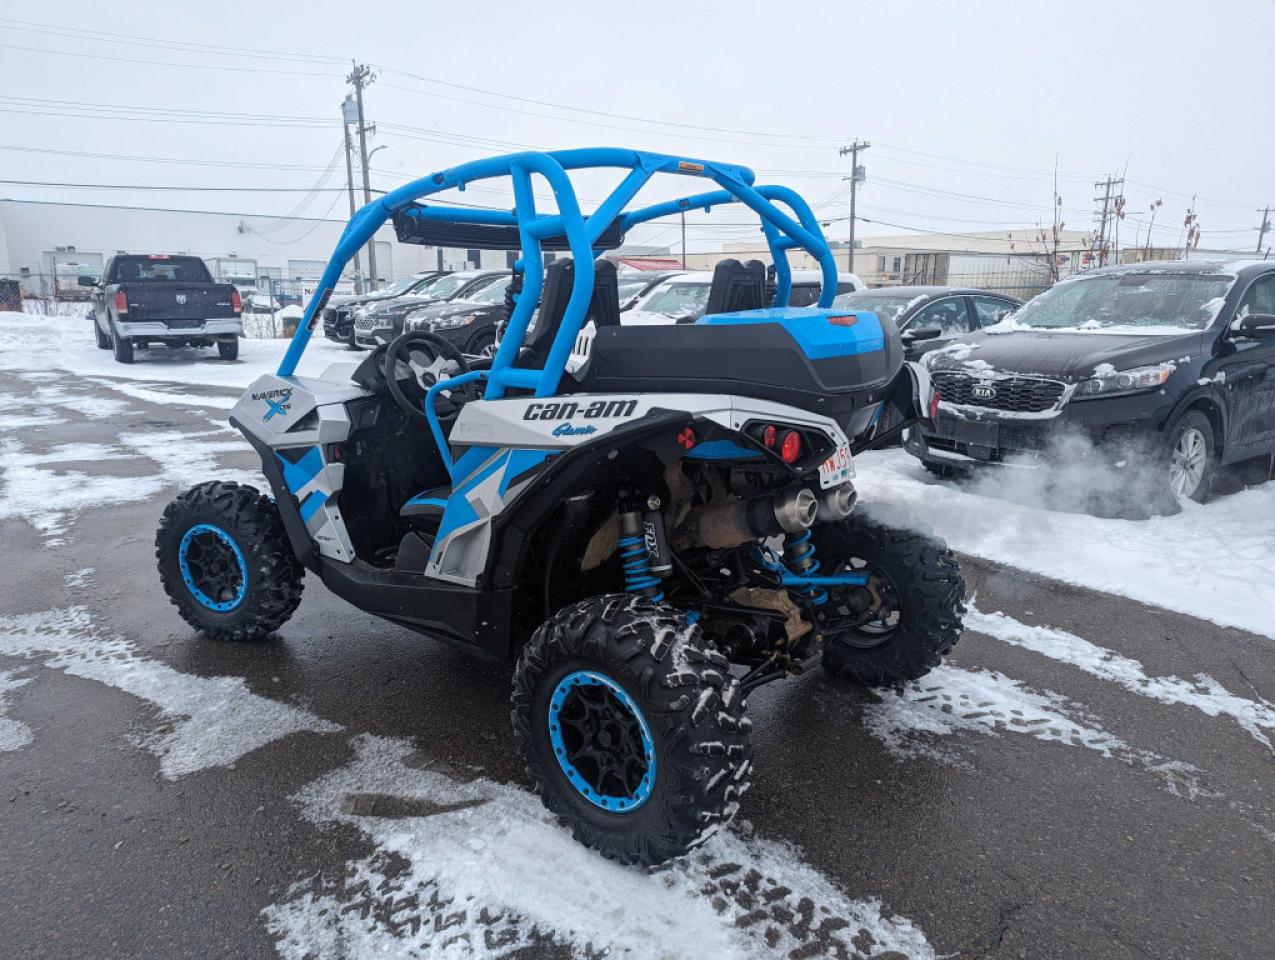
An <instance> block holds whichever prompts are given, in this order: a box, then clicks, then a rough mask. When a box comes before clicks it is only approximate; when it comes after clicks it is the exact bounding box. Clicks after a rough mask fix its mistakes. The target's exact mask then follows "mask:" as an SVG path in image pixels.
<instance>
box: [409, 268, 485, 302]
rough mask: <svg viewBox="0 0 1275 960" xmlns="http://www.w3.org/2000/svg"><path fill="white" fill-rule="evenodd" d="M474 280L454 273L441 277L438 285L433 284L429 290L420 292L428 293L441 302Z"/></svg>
mask: <svg viewBox="0 0 1275 960" xmlns="http://www.w3.org/2000/svg"><path fill="white" fill-rule="evenodd" d="M472 279H473V277H462V276H458V275H457V274H454V273H449V274H445V275H444V276H441V277H439V278H438V282H437V283H431V284H430V285H429V286H428V287H427V288H425V289H424V290H421V291H420V292H421V293H428V294H429V295H430V296H431V297H436V298H438V299H439V300H446V299H447V298H448V297H450V296H451V295H452V294H454V293H455V292H456V291H457V290H459V289H460V288H461V287H463V286H464V285H465V284H467V283H469V282H470V281H471V280H472Z"/></svg>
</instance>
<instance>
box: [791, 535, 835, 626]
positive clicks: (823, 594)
mask: <svg viewBox="0 0 1275 960" xmlns="http://www.w3.org/2000/svg"><path fill="white" fill-rule="evenodd" d="M784 562H785V563H786V564H787V565H788V569H789V570H791V571H792V572H793V573H795V574H797V575H798V576H799V577H813V576H814V575H815V574H817V573H818V572H819V561H818V560H816V559H815V544H814V540H812V539H811V534H810V531H809V530H803V531H802V532H801V533H790V534H789V535H788V536H787V537H785V538H784ZM802 592H803V593H805V595H806V596H807V597H809V598H810V602H811V603H813V604H814V605H815V606H816V607H818V606H822V605H823V604H825V603H827V602H828V591H827V590H825V589H823V588H822V587H814V586H805V587H802Z"/></svg>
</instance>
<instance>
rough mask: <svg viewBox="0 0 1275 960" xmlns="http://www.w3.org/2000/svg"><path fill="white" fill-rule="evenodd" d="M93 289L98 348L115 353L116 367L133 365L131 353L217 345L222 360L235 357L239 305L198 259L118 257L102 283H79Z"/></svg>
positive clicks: (228, 286)
mask: <svg viewBox="0 0 1275 960" xmlns="http://www.w3.org/2000/svg"><path fill="white" fill-rule="evenodd" d="M80 283H81V284H82V285H84V286H91V287H93V294H92V305H93V306H92V312H93V329H94V332H95V333H96V335H97V345H98V346H99V347H101V348H102V349H103V350H114V351H115V359H116V360H118V361H119V362H120V363H132V362H133V349H134V347H145V346H148V345H150V344H152V343H163V344H167V345H168V346H170V347H180V346H191V347H210V346H212V345H213V344H214V343H215V344H217V352H218V353H219V354H220V355H221V358H222V359H223V360H234V359H236V358H237V357H238V356H239V338H240V337H241V336H242V335H243V301H242V299H241V298H240V296H239V291H238V290H236V289H235V288H234V287H233V286H232V285H231V284H229V283H214V282H213V278H212V275H211V274H209V272H208V267H207V266H205V265H204V261H202V260H200V259H199V258H198V257H181V256H169V255H168V254H165V253H151V254H132V253H129V254H119V255H118V256H115V257H112V258H111V259H110V260H109V261H107V264H106V270H105V271H104V272H103V274H102V276H101V277H100V278H93V277H81V278H80Z"/></svg>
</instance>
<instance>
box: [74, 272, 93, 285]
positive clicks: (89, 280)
mask: <svg viewBox="0 0 1275 960" xmlns="http://www.w3.org/2000/svg"><path fill="white" fill-rule="evenodd" d="M75 282H76V283H78V284H79V285H80V286H81V287H96V286H97V277H86V276H84V274H80V275H79V276H78V277H76V278H75Z"/></svg>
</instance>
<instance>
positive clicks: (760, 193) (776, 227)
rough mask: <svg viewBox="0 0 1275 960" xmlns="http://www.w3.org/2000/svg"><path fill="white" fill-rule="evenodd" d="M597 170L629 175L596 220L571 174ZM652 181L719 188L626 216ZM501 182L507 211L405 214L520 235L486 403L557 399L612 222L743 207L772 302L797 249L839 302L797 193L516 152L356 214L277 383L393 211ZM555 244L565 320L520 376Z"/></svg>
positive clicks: (690, 166) (632, 160)
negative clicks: (510, 198) (544, 204)
mask: <svg viewBox="0 0 1275 960" xmlns="http://www.w3.org/2000/svg"><path fill="white" fill-rule="evenodd" d="M596 167H610V168H618V169H626V168H627V169H628V170H629V171H630V172H629V173H628V175H627V176H625V177H624V179H623V180H622V181H621V182H620V184H619V185H618V186H617V187H616V188H615V189H614V190H613V191H612V192H611V194H610V196H608V197H607V198H606V200H604V201H603V202H602V204H601V205H600V206H599V207H598V208H597V209H596V210H595V211H594V212H593V213H592V214H590V215H588V216H585V214H584V213H583V212H582V211H581V210H580V204H579V201H578V200H577V198H576V193H575V188H574V186H573V185H572V183H571V178H570V177H569V176H568V174H567V171H569V170H578V169H584V168H596ZM656 173H668V174H674V175H680V176H695V177H708V178H710V179H711V180H713V181H714V182H715V183H716V184H717V185H718V186H719V187H721V188H722V189H721V190H717V191H713V192H711V193H703V194H698V195H696V196H691V197H685V198H683V199H680V200H672V201H668V202H666V203H658V204H654V205H652V206H648V207H645V208H642V209H639V210H635V211H632V212H630V213H627V214H626V213H624V212H623V211H624V208H625V206H626V205H627V204H628V203H629V202H630V201H632V200H633V198H634V197H635V196H636V195H637V193H638V191H639V190H641V189H642V187H643V186H645V185H646V183H647V181H649V180H650V179H651V177H652V176H653V175H654V174H656ZM533 174H539V175H540V176H541V177H543V178H544V180H545V181H546V182H547V183H548V184H549V187H550V189H551V190H552V191H553V194H554V197H555V199H556V200H557V204H558V212H557V213H556V214H540V213H538V212H537V211H536V202H535V197H534V195H533V193H532V186H531V177H532V175H533ZM505 176H507V177H509V178H510V180H511V181H512V184H513V191H514V200H515V208H514V211H513V212H507V211H504V210H480V209H475V208H470V207H443V206H431V207H420V208H415V209H413V210H412V211H411V213H412V215H414V216H417V217H421V218H422V219H431V220H439V221H450V222H459V223H471V224H489V225H494V226H506V227H508V226H516V227H517V228H518V232H519V237H520V239H521V245H522V257H521V259H519V260H518V261H517V262H516V263H515V269H519V270H522V271H523V289H522V292H521V293H520V294H518V295H517V296H516V297H515V307H514V311H513V314H512V316H511V317H510V319H509V326H508V330H507V331H506V334H505V336H504V338H503V339H502V341H501V344H500V348H499V350H498V351H497V352H496V356H495V357H494V358H493V360H492V364H491V368H490V370H489V371H488V373H487V377H486V380H487V386H486V389H485V391H484V394H483V396H484V397H485V398H486V399H489V400H493V399H499V398H500V397H503V396H504V395H505V393H506V391H507V390H508V389H509V388H511V387H514V388H519V389H525V390H531V391H533V392H534V394H535V395H536V396H538V397H547V396H553V395H554V394H555V393H556V392H557V390H558V385H559V383H560V381H561V379H562V374H563V372H564V370H565V369H566V364H567V359H568V357H569V356H570V354H571V349H572V346H573V345H574V343H575V338H576V335H577V334H578V333H579V332H580V327H581V326H582V325H583V323H584V319H585V314H586V312H587V310H588V306H589V301H590V299H591V298H592V296H593V246H594V244H595V243H596V242H597V240H598V239H599V237H601V236H602V234H603V232H604V231H606V229H607V228H608V227H609V226H611V225H612V224H613V223H614V222H616V221H617V220H619V223H620V225H621V227H622V228H623V229H628V228H629V227H631V226H634V225H636V224H639V223H645V222H647V221H649V220H654V219H658V218H659V217H664V216H669V215H671V214H675V213H681V212H684V211H686V210H695V209H702V210H705V211H708V210H709V209H711V208H712V207H714V206H718V205H720V204H725V203H743V204H744V205H745V206H747V207H749V208H750V209H752V210H753V211H754V212H755V213H757V214H758V216H759V218H760V220H761V227H762V231H763V233H764V235H765V237H766V241H767V244H768V246H769V247H770V250H771V253H772V255H773V256H774V260H775V273H776V279H777V284H776V292H775V302H776V303H787V301H788V296H789V294H790V292H791V287H792V272H791V269H790V267H789V264H788V255H787V251H788V250H791V249H794V248H796V247H801V248H803V249H805V250H806V251H807V252H809V253H810V254H811V255H812V256H813V257H815V259H817V260H818V261H819V265H820V268H821V270H822V273H823V288H822V290H821V291H820V297H819V306H821V307H827V306H830V305H831V303H832V299H833V297H835V296H836V290H837V269H836V264H835V262H834V260H833V257H832V251H831V250H830V249H829V248H828V243H827V241H826V240H825V239H824V236H823V232H822V230H820V228H819V223H818V221H816V220H815V217H814V214H813V213H812V212H811V210H810V207H809V206H808V205H807V204H806V202H805V201H804V200H803V199H802V198H801V197H800V196H799V195H798V194H797V193H796V192H795V191H793V190H790V189H788V188H787V187H781V186H759V187H754V186H753V182H754V180H755V176H754V174H753V172H752V171H751V170H749V169H748V168H747V167H741V166H735V165H732V164H723V163H713V162H709V161H703V160H691V159H687V158H685V157H675V156H669V155H666V154H659V153H647V152H645V151H640V150H624V149H620V148H615V147H589V148H584V149H579V150H559V151H555V152H553V153H536V152H526V153H513V154H506V155H504V156H499V157H490V158H487V159H485V160H475V161H472V162H470V163H465V164H461V165H460V166H457V167H452V168H450V169H448V170H443V171H439V172H437V173H432V174H430V175H429V176H427V177H423V178H422V179H419V180H414V181H412V182H411V183H408V184H405V185H404V186H402V187H400V188H398V189H397V190H394V191H392V192H391V193H388V194H386V195H384V196H382V197H380V198H378V199H376V200H374V201H372V202H371V203H369V204H367V205H366V206H364V207H362V208H361V209H359V210H358V211H356V212H355V214H354V216H352V217H351V218H350V222H349V223H348V224H347V225H346V227H345V230H344V231H343V232H342V234H341V237H340V239H339V240H338V241H337V245H336V250H335V251H334V252H333V254H332V258H331V260H329V261H328V265H327V267H326V268H324V271H323V276H322V278H321V279H320V281H319V285H318V289H316V291H315V293H314V295H313V296H312V297H311V298H310V302H309V303H308V304H307V305H306V309H305V314H304V316H303V318H302V322H301V323H300V324H299V325H298V327H297V332H296V334H295V335H294V336H293V338H292V342H291V343H290V344H289V345H288V350H287V352H286V353H285V354H284V357H283V360H282V361H281V362H280V364H279V370H278V375H279V376H281V377H289V376H292V375H293V374H294V373H295V372H296V368H297V363H298V362H299V361H300V359H301V355H302V354H303V353H304V352H305V348H306V345H307V344H308V343H309V340H310V336H311V334H312V333H313V332H314V325H315V322H316V318H317V317H318V315H319V312H320V311H321V310H322V308H323V306H324V305H325V304H326V303H327V301H328V298H329V297H331V295H332V291H333V289H334V288H335V287H336V284H337V281H338V280H339V279H340V277H341V274H342V272H343V271H344V269H345V266H346V264H348V263H349V261H350V260H351V259H352V258H353V257H354V255H355V254H356V253H357V252H358V251H359V249H360V248H362V247H363V245H364V244H366V243H367V242H368V241H369V240H370V239H371V238H372V236H373V234H375V233H376V231H377V229H379V228H380V227H381V225H382V224H384V223H385V222H386V221H387V220H389V219H390V218H391V217H392V216H393V215H394V214H395V213H396V212H399V211H401V210H404V209H405V208H407V207H408V206H410V205H411V204H413V203H414V202H415V201H417V200H420V199H421V198H423V197H427V196H430V195H432V194H435V193H439V192H441V191H443V190H449V189H453V188H455V189H458V190H464V189H465V187H466V186H467V185H468V184H470V183H472V182H474V181H477V180H488V179H492V178H494V177H505ZM772 201H777V202H779V203H782V204H784V205H785V206H787V207H788V208H789V209H791V210H792V211H793V213H795V214H796V217H797V219H796V220H794V219H793V218H792V217H790V216H788V215H786V214H784V213H783V212H781V211H780V210H779V209H778V208H777V207H776V206H775V204H774V203H773V202H772ZM560 236H561V237H565V238H566V240H567V245H568V247H569V249H570V251H571V256H572V257H573V259H574V261H575V264H576V268H575V277H574V280H573V282H572V286H571V295H570V298H569V299H568V301H567V307H566V311H565V313H564V315H563V318H562V322H561V324H560V326H559V328H558V331H557V334H556V335H555V337H554V340H553V344H552V345H551V347H550V349H549V355H548V356H547V357H546V359H545V364H544V367H543V369H539V370H535V369H524V368H518V367H515V366H514V361H515V360H516V359H517V354H518V349H519V346H520V345H521V343H522V342H523V339H524V337H525V335H526V332H527V327H528V325H529V324H530V322H531V317H532V314H533V313H534V311H535V308H536V305H537V304H538V303H539V301H540V294H541V291H542V289H543V287H544V255H543V252H542V250H541V241H542V240H543V239H545V238H549V237H560Z"/></svg>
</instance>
